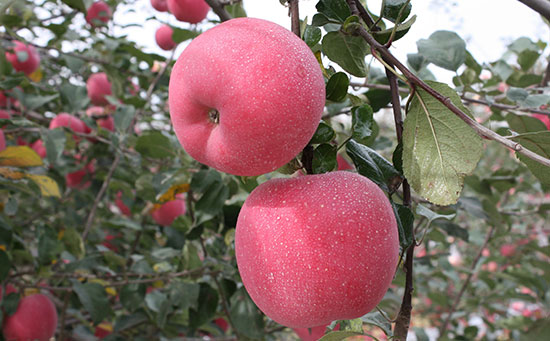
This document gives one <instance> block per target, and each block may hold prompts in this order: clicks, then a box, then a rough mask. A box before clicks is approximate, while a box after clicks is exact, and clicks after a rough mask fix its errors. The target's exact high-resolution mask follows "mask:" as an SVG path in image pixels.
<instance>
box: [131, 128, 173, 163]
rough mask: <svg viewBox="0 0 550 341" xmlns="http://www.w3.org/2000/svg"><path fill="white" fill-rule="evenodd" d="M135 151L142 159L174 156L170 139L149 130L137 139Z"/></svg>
mask: <svg viewBox="0 0 550 341" xmlns="http://www.w3.org/2000/svg"><path fill="white" fill-rule="evenodd" d="M136 150H137V151H138V152H139V153H140V154H141V155H142V156H144V157H150V158H153V159H162V158H167V157H171V156H174V148H173V146H172V143H171V142H170V139H169V138H168V137H166V136H165V135H164V134H163V133H161V132H160V131H157V130H151V131H148V132H145V133H143V135H141V136H140V137H138V139H137V142H136Z"/></svg>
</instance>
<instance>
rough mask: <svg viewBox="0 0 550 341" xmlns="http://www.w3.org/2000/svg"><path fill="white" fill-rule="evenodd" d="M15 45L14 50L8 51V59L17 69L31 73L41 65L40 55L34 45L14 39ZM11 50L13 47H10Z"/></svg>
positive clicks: (27, 73)
mask: <svg viewBox="0 0 550 341" xmlns="http://www.w3.org/2000/svg"><path fill="white" fill-rule="evenodd" d="M14 43H15V47H14V48H13V50H12V52H6V59H7V60H8V61H9V62H10V63H11V65H12V66H13V68H14V69H15V70H16V71H21V72H24V73H25V74H26V75H30V74H31V73H33V72H34V71H36V69H38V66H39V65H40V56H39V55H38V52H36V49H35V48H34V46H32V45H26V44H24V43H22V42H20V41H14ZM10 50H11V49H10Z"/></svg>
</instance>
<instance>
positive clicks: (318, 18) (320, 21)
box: [311, 13, 330, 26]
mask: <svg viewBox="0 0 550 341" xmlns="http://www.w3.org/2000/svg"><path fill="white" fill-rule="evenodd" d="M328 23H330V19H329V18H327V16H326V15H324V14H322V13H317V14H315V15H314V16H313V19H311V25H312V26H324V25H326V24H328Z"/></svg>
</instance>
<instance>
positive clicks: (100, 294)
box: [72, 280, 113, 324]
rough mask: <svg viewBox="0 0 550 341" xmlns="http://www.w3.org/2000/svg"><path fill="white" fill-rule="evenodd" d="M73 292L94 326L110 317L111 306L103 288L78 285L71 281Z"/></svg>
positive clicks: (94, 284)
mask: <svg viewBox="0 0 550 341" xmlns="http://www.w3.org/2000/svg"><path fill="white" fill-rule="evenodd" d="M72 283H73V290H74V292H75V293H76V295H77V296H78V299H79V300H80V302H81V303H82V305H83V306H84V309H86V311H88V312H89V313H90V315H91V317H92V321H93V323H94V324H98V323H100V322H101V321H103V320H104V319H105V318H107V317H109V316H111V315H112V313H113V312H112V310H111V305H110V303H109V299H108V297H107V293H106V292H105V288H103V286H102V285H101V284H98V283H84V284H82V283H80V282H78V281H76V280H73V281H72Z"/></svg>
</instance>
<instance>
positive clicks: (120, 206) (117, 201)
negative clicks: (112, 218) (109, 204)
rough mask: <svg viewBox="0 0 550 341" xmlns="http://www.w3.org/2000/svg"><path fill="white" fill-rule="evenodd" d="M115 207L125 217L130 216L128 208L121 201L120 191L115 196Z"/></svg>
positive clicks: (130, 212)
mask: <svg viewBox="0 0 550 341" xmlns="http://www.w3.org/2000/svg"><path fill="white" fill-rule="evenodd" d="M115 205H116V206H117V207H118V209H119V210H120V212H121V213H122V214H124V215H125V216H127V217H129V216H131V215H132V211H130V208H129V207H128V206H126V204H125V203H124V201H122V191H118V193H117V194H116V199H115Z"/></svg>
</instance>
